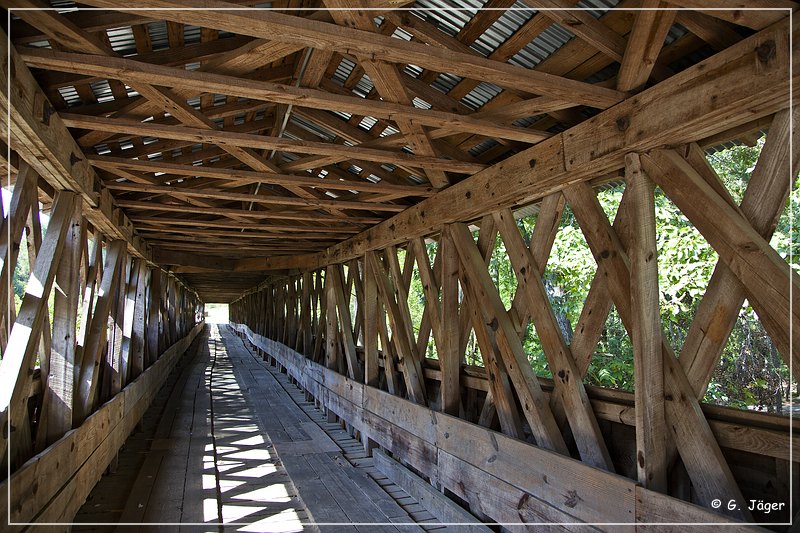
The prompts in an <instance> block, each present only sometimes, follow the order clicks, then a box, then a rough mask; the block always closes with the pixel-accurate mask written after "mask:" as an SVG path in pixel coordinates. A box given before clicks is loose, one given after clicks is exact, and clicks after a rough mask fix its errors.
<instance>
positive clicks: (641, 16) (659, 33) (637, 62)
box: [617, 0, 676, 91]
mask: <svg viewBox="0 0 800 533" xmlns="http://www.w3.org/2000/svg"><path fill="white" fill-rule="evenodd" d="M661 5H662V4H661V0H644V3H643V4H642V7H643V8H649V9H651V10H648V11H637V12H636V20H635V21H634V23H633V29H632V30H631V33H630V35H629V36H628V46H627V48H626V49H625V56H624V57H623V58H622V65H621V66H620V69H619V74H617V89H619V90H620V91H632V90H636V89H639V88H641V87H642V86H643V85H644V84H645V83H647V79H648V78H649V77H650V72H652V70H653V67H654V66H655V65H656V60H657V59H658V54H659V53H660V52H661V47H662V46H664V39H666V37H667V33H668V32H669V29H670V28H671V27H672V23H673V22H674V21H675V13H676V12H675V11H668V10H659V11H655V10H652V9H655V8H658V7H660V6H661Z"/></svg>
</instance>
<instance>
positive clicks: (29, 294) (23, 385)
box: [0, 192, 77, 464]
mask: <svg viewBox="0 0 800 533" xmlns="http://www.w3.org/2000/svg"><path fill="white" fill-rule="evenodd" d="M76 203H77V195H76V194H74V193H71V192H61V193H59V194H58V195H57V197H56V201H55V204H54V207H53V212H52V217H51V219H50V226H49V228H48V231H47V236H46V237H45V239H44V241H43V242H42V247H41V250H40V251H39V254H38V256H37V257H36V262H35V263H34V265H32V271H31V282H29V283H28V285H27V287H26V289H25V296H24V297H23V299H22V306H21V307H20V310H19V314H18V315H17V320H16V321H15V322H14V326H13V328H12V329H11V335H10V336H9V339H8V346H7V348H6V352H5V353H4V354H3V360H2V361H0V409H2V413H0V427H3V428H5V427H6V423H7V420H8V419H10V421H11V432H12V433H11V435H10V437H11V439H12V440H13V442H14V443H15V444H16V443H19V445H18V446H15V448H14V449H13V450H11V449H10V450H9V452H10V454H9V455H10V456H11V458H12V460H13V462H14V463H15V464H21V462H23V461H24V460H26V459H27V458H28V457H30V452H31V444H32V443H31V435H30V432H29V429H28V427H29V425H28V394H27V392H28V388H29V387H30V376H31V375H32V374H33V365H34V362H35V360H34V356H35V354H36V349H37V348H38V341H39V333H40V331H41V328H42V325H43V324H44V322H45V316H46V315H47V300H48V297H49V295H50V289H51V287H52V285H53V280H54V278H55V276H56V269H57V267H58V262H59V259H60V258H61V253H62V251H63V247H64V240H65V239H64V236H65V234H66V232H67V229H68V228H69V226H70V221H71V220H72V214H73V212H74V210H75V205H76ZM8 437H9V436H8V435H6V432H5V431H3V432H0V456H5V452H6V446H7V445H8Z"/></svg>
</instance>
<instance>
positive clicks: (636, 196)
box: [625, 154, 667, 492]
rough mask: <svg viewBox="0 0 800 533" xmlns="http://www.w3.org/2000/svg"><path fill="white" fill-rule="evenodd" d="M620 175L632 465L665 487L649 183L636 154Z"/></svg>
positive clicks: (643, 479)
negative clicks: (625, 220)
mask: <svg viewBox="0 0 800 533" xmlns="http://www.w3.org/2000/svg"><path fill="white" fill-rule="evenodd" d="M625 179H626V181H627V187H628V188H630V189H631V193H630V194H631V196H632V200H633V224H632V226H633V232H634V239H633V243H632V246H630V248H629V252H628V253H629V254H630V260H631V314H632V317H633V319H634V322H633V332H632V333H633V368H634V374H635V377H634V380H635V381H634V383H635V389H634V395H635V398H636V468H637V472H638V475H639V483H641V484H642V486H644V487H647V488H648V489H651V490H656V491H659V492H666V490H667V453H666V451H667V446H666V442H667V430H666V421H665V418H664V416H665V415H664V364H663V361H662V351H661V309H660V307H659V288H658V252H657V250H656V215H655V199H654V196H653V195H654V192H655V190H654V186H653V182H652V181H650V178H648V177H647V175H645V174H644V172H643V171H642V169H641V166H640V163H639V156H638V155H637V154H628V155H627V156H626V157H625Z"/></svg>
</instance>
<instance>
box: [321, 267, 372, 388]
mask: <svg viewBox="0 0 800 533" xmlns="http://www.w3.org/2000/svg"><path fill="white" fill-rule="evenodd" d="M341 269H342V266H341V265H332V266H329V267H328V276H331V279H330V280H329V281H330V282H331V283H332V285H333V291H334V297H335V299H336V307H337V309H338V313H339V330H340V331H339V334H340V335H341V338H342V341H343V345H344V355H345V358H346V360H347V372H348V373H349V374H350V377H351V378H353V379H354V380H356V381H359V382H363V381H364V373H363V371H362V369H361V363H359V361H358V355H357V354H356V343H355V340H354V339H353V320H352V318H351V316H350V305H349V303H348V301H347V298H346V297H345V294H344V284H343V280H342V270H341ZM328 303H329V304H330V302H328ZM331 314H333V313H331Z"/></svg>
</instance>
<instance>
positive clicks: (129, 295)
mask: <svg viewBox="0 0 800 533" xmlns="http://www.w3.org/2000/svg"><path fill="white" fill-rule="evenodd" d="M143 263H144V261H142V260H141V259H135V260H134V261H133V264H132V266H131V272H130V276H129V277H128V285H127V287H126V288H125V301H124V310H123V315H124V316H123V318H122V353H121V357H120V361H121V370H122V383H123V386H124V384H126V383H128V381H130V379H131V378H132V377H133V376H134V375H138V374H139V373H141V370H142V369H141V366H139V367H138V369H137V364H136V363H135V362H134V359H135V350H136V339H135V335H134V315H135V313H136V310H137V309H136V303H137V301H136V295H137V293H138V290H139V285H140V281H139V277H140V275H141V272H142V265H143Z"/></svg>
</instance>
